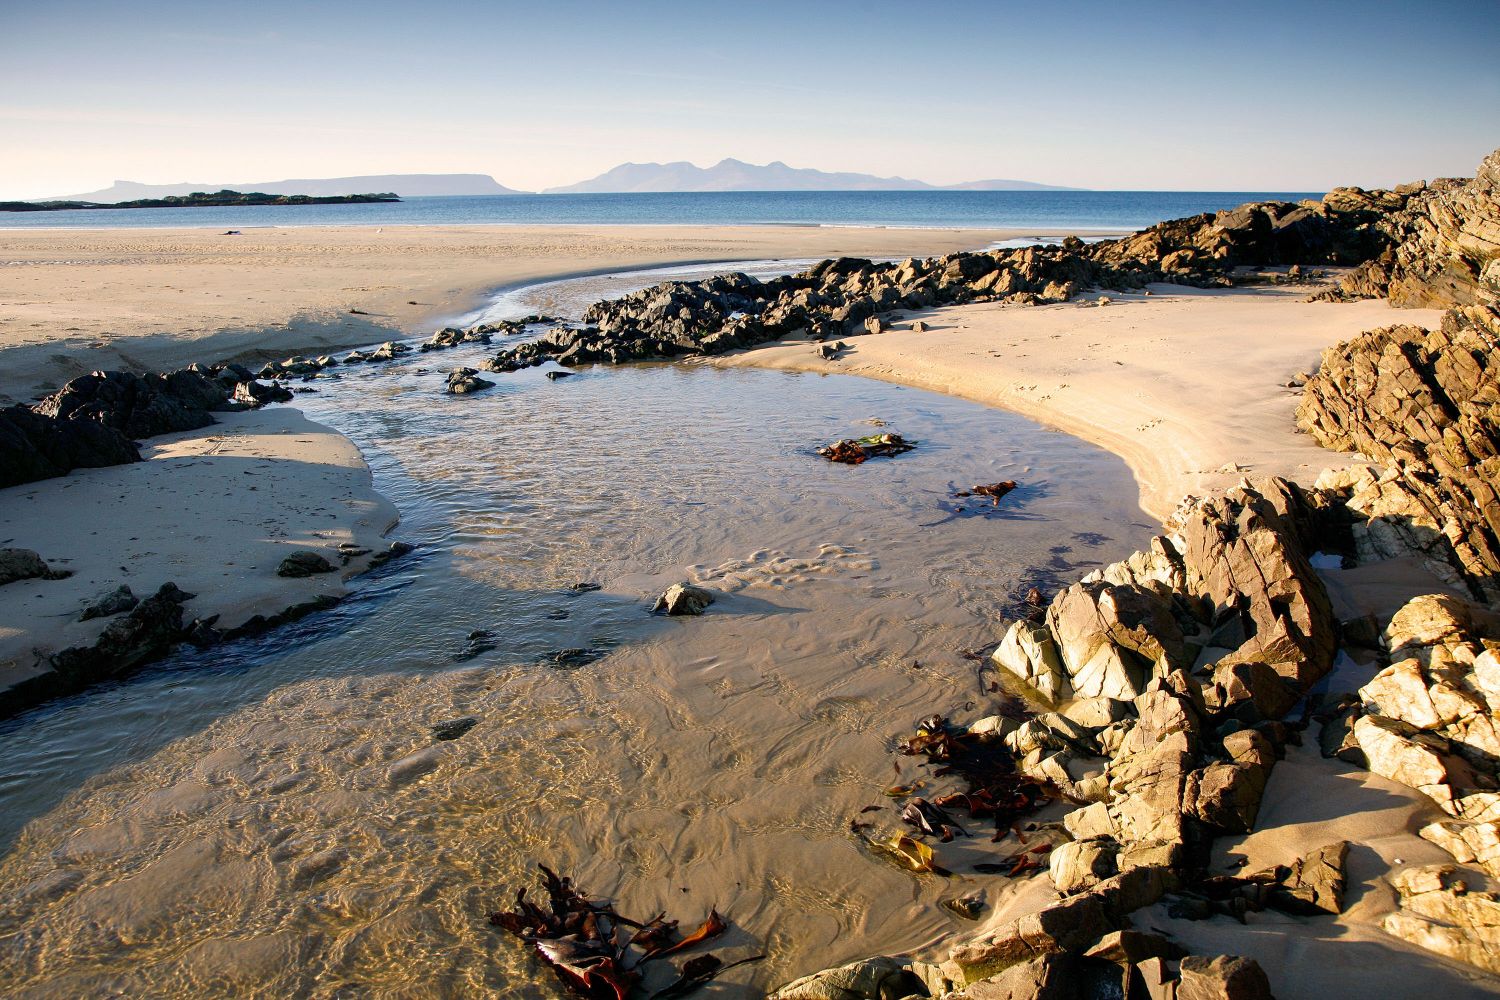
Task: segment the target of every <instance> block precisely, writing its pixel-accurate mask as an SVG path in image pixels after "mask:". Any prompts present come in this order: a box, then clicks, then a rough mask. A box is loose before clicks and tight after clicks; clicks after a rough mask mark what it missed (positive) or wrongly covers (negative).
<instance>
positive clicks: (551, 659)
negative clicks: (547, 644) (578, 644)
mask: <svg viewBox="0 0 1500 1000" xmlns="http://www.w3.org/2000/svg"><path fill="white" fill-rule="evenodd" d="M604 652H605V651H604V650H602V649H559V650H558V651H557V652H555V653H551V654H549V655H547V656H544V657H543V658H542V662H543V663H545V664H546V665H547V666H549V667H552V668H554V669H556V670H577V669H578V668H579V667H583V666H587V665H588V664H590V663H593V662H594V661H595V660H598V659H602V658H603V657H604Z"/></svg>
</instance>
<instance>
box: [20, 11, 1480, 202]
mask: <svg viewBox="0 0 1500 1000" xmlns="http://www.w3.org/2000/svg"><path fill="white" fill-rule="evenodd" d="M1497 53H1500V0H1470V2H1467V3H1460V2H1446V0H1424V2H1423V3H1421V4H1414V3H1400V4H1397V3H1385V2H1379V0H1376V2H1367V3H1344V2H1337V0H1301V2H1297V3H1283V2H1279V0H1266V2H1261V3H1233V4H1230V3H1222V4H1221V3H1217V2H1191V3H1188V2H1184V3H1175V2H1174V3H1152V2H1150V0H1131V2H1118V0H1111V2H1094V0H1046V2H1042V0H1031V2H1026V3H1017V2H1011V0H988V2H983V0H975V2H948V0H905V2H900V3H895V2H884V0H863V2H842V0H798V2H784V0H748V2H741V3H725V2H719V0H695V2H672V0H633V2H618V0H617V2H584V0H530V2H527V3H512V2H509V0H491V2H487V3H480V2H473V3H469V2H461V0H428V2H426V3H422V4H393V3H383V2H380V0H361V2H358V3H342V2H338V3H316V2H308V0H303V2H300V3H281V2H278V0H262V2H256V3H253V4H252V3H235V2H219V3H214V4H205V3H201V2H196V3H188V2H176V0H168V2H153V0H136V2H132V3H129V4H126V3H119V2H109V3H104V2H87V0H83V2H71V0H45V2H42V0H0V198H37V197H45V196H50V195H59V194H70V193H78V192H85V191H91V190H96V189H99V188H102V187H105V186H107V185H108V184H109V183H110V182H112V181H113V180H115V179H128V180H135V181H143V182H147V183H179V182H185V181H191V182H205V183H232V182H238V181H250V180H261V181H271V180H278V179H282V178H286V177H334V176H342V175H350V174H376V173H450V172H452V173H484V174H491V175H493V176H494V177H495V179H496V180H498V181H499V182H500V183H501V184H504V185H506V186H508V187H513V188H519V189H522V190H539V189H541V188H543V187H550V186H555V185H562V184H568V183H572V182H575V181H579V180H582V179H584V178H587V177H591V176H593V175H595V174H598V173H601V172H603V171H605V170H607V169H609V168H610V167H613V166H615V165H616V164H619V163H622V162H627V161H630V162H648V161H668V160H690V161H692V162H694V163H698V164H700V165H708V164H711V163H714V162H717V161H718V160H720V159H722V158H724V157H729V156H732V157H735V158H738V159H741V160H746V161H749V162H754V163H765V162H768V161H771V160H783V161H785V162H787V163H789V164H791V165H792V166H798V167H816V168H819V169H823V170H850V171H859V172H863V173H873V174H880V175H900V176H904V177H912V178H918V179H921V180H925V181H929V182H932V183H938V184H946V183H956V182H960V181H967V180H979V179H988V178H996V177H1002V178H1018V179H1023V180H1032V181H1040V182H1043V183H1049V184H1059V185H1066V186H1073V187H1089V188H1101V189H1125V190H1233V191H1321V190H1326V189H1327V188H1329V187H1331V186H1334V185H1338V184H1359V185H1363V186H1367V187H1373V186H1390V185H1392V184H1396V183H1400V182H1403V181H1408V180H1414V179H1422V178H1431V177H1436V176H1465V175H1472V174H1473V172H1474V168H1475V166H1476V165H1477V164H1478V162H1479V160H1480V159H1482V158H1483V157H1484V156H1485V155H1486V154H1487V153H1489V152H1490V151H1491V150H1493V149H1495V148H1496V147H1500V55H1497Z"/></svg>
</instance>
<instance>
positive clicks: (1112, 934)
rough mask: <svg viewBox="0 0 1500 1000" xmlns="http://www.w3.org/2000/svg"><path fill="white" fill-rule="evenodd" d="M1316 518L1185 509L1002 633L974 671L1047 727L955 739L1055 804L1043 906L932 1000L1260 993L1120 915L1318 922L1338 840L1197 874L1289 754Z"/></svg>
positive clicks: (1318, 529)
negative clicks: (989, 676) (977, 748)
mask: <svg viewBox="0 0 1500 1000" xmlns="http://www.w3.org/2000/svg"><path fill="white" fill-rule="evenodd" d="M1328 506H1329V499H1328V498H1327V497H1326V496H1324V495H1323V494H1320V493H1316V492H1310V491H1305V490H1302V489H1300V488H1298V487H1297V486H1295V485H1293V484H1291V483H1288V482H1286V481H1284V480H1279V479H1269V480H1265V481H1261V482H1257V483H1253V484H1251V483H1245V484H1242V485H1241V486H1239V487H1237V488H1235V489H1233V490H1230V491H1229V492H1228V493H1226V494H1225V495H1223V496H1220V497H1215V498H1210V499H1207V500H1199V501H1193V502H1190V503H1188V504H1186V505H1185V506H1184V507H1183V508H1182V509H1180V510H1179V511H1178V512H1177V513H1176V514H1175V515H1174V516H1173V518H1172V519H1171V520H1170V521H1169V522H1168V525H1167V527H1168V532H1167V533H1166V534H1164V535H1162V536H1159V537H1157V538H1156V539H1153V541H1152V543H1151V545H1150V547H1149V548H1148V549H1147V550H1145V551H1142V552H1137V553H1135V554H1134V555H1132V556H1131V557H1130V558H1128V559H1126V560H1124V561H1122V562H1119V563H1115V564H1113V565H1110V566H1107V567H1105V568H1103V569H1101V570H1099V571H1096V572H1094V573H1091V574H1089V575H1088V576H1086V577H1085V578H1084V579H1083V580H1082V581H1080V582H1079V583H1077V584H1074V585H1073V586H1071V587H1068V588H1065V589H1064V590H1063V591H1061V592H1060V593H1058V594H1057V595H1056V596H1055V597H1054V598H1053V600H1052V601H1051V603H1050V604H1049V605H1048V606H1047V607H1046V609H1045V611H1044V612H1042V613H1039V614H1036V615H1033V617H1032V618H1031V619H1030V620H1028V621H1024V622H1019V623H1017V624H1015V625H1012V626H1011V627H1010V628H1009V629H1008V630H1007V631H1006V633H1005V637H1004V639H1003V640H1002V641H1001V643H1000V646H999V648H998V649H997V650H996V652H995V654H994V656H993V658H992V663H993V665H994V668H995V670H996V671H997V672H998V673H1000V674H1002V676H1004V677H1005V678H1006V681H1007V683H1008V684H1009V685H1010V686H1011V687H1012V688H1013V689H1016V690H1019V691H1021V692H1023V693H1028V694H1030V693H1033V691H1034V692H1035V693H1036V694H1038V695H1040V697H1035V698H1033V699H1032V701H1033V703H1041V704H1043V705H1045V706H1048V707H1053V708H1055V711H1051V712H1046V713H1043V714H1039V715H1035V716H1033V717H1030V718H1027V719H1025V720H1024V721H1020V722H1017V721H1015V720H1007V719H1006V718H1004V717H1000V716H996V717H992V718H988V719H983V720H980V721H979V722H977V723H975V724H974V725H973V726H972V727H970V729H969V731H968V733H969V738H971V739H973V738H977V739H979V740H981V741H984V740H989V741H995V740H999V741H1000V742H1001V743H1003V745H1004V747H1005V748H1006V749H1007V750H1008V751H1009V752H1010V753H1011V754H1012V755H1013V758H1012V759H1013V761H1014V766H1015V768H1016V770H1017V771H1018V772H1019V773H1020V774H1021V775H1024V776H1026V777H1028V778H1031V779H1033V780H1035V781H1039V782H1045V783H1046V784H1047V785H1049V786H1050V787H1052V788H1053V789H1055V790H1056V791H1057V792H1058V793H1060V795H1061V796H1062V797H1063V798H1064V799H1065V800H1067V801H1069V802H1071V803H1072V804H1073V806H1074V808H1073V809H1072V811H1070V812H1068V813H1066V814H1065V815H1064V816H1063V819H1062V827H1063V829H1062V831H1059V836H1060V837H1061V838H1062V839H1061V842H1059V843H1056V845H1055V846H1053V847H1052V848H1051V852H1050V856H1049V857H1048V863H1047V868H1046V871H1047V875H1048V877H1049V878H1050V879H1051V880H1052V883H1053V887H1054V888H1055V889H1056V891H1057V894H1058V898H1057V900H1056V901H1055V902H1053V903H1051V904H1050V905H1047V906H1044V907H1042V908H1041V909H1039V910H1037V911H1035V912H1032V913H1028V914H1026V915H1024V916H1021V917H1019V918H1017V919H1015V920H1011V921H1009V922H1007V923H1003V924H1000V925H998V926H995V927H992V928H990V929H988V930H986V931H985V932H983V933H981V934H980V935H978V936H976V937H973V938H970V939H968V940H964V941H961V942H959V943H958V944H956V945H954V946H953V947H952V948H951V949H950V951H949V953H948V956H947V960H946V961H945V962H943V963H942V964H941V965H940V966H938V972H939V973H940V975H941V977H942V982H941V983H940V984H938V985H939V987H940V988H941V990H951V991H955V992H953V993H951V995H952V996H954V997H972V998H981V997H990V996H995V997H1002V996H1027V997H1030V996H1057V997H1083V996H1096V995H1116V996H1118V995H1135V994H1134V993H1133V992H1131V991H1132V990H1135V989H1140V990H1142V991H1143V992H1142V994H1141V995H1155V996H1172V995H1176V996H1195V997H1267V996H1269V995H1270V992H1269V984H1268V982H1267V980H1266V976H1265V973H1264V972H1263V971H1262V970H1261V969H1260V968H1259V967H1258V966H1256V965H1255V964H1254V963H1253V962H1250V961H1248V960H1245V959H1240V958H1235V957H1233V956H1218V957H1205V956H1198V957H1196V958H1195V957H1192V956H1188V957H1185V958H1184V957H1182V954H1183V952H1182V951H1181V949H1177V948H1176V947H1175V946H1173V945H1172V944H1171V942H1169V941H1166V940H1164V939H1154V938H1153V936H1152V935H1149V934H1144V933H1143V932H1141V931H1139V930H1137V929H1135V928H1132V927H1131V926H1130V915H1131V914H1132V913H1133V912H1134V911H1137V910H1139V909H1141V908H1143V907H1146V906H1150V905H1152V904H1153V903H1156V902H1158V901H1160V900H1163V899H1165V900H1167V901H1168V903H1169V906H1170V908H1171V911H1172V912H1173V913H1174V914H1176V915H1179V916H1187V917H1193V918H1201V917H1208V916H1212V915H1214V914H1217V913H1226V914H1231V915H1237V916H1240V917H1243V916H1244V914H1245V913H1246V912H1249V911H1254V910H1261V909H1266V908H1277V909H1282V910H1284V911H1285V912H1289V913H1297V914H1303V915H1306V914H1327V913H1337V912H1339V909H1340V908H1341V906H1342V894H1343V889H1344V882H1345V873H1344V867H1343V865H1344V857H1345V853H1346V851H1347V845H1345V844H1342V843H1340V844H1335V845H1330V846H1329V847H1326V848H1324V849H1322V850H1320V851H1317V852H1314V853H1313V854H1311V855H1309V856H1307V857H1305V858H1299V859H1289V860H1290V863H1289V864H1287V865H1283V866H1279V867H1277V868H1275V869H1271V870H1268V871H1265V872H1260V873H1257V874H1255V875H1252V876H1247V877H1239V876H1230V875H1210V874H1209V871H1208V865H1209V858H1210V855H1209V847H1210V846H1211V844H1212V842H1213V840H1214V838H1216V837H1218V836H1221V835H1224V834H1239V833H1245V832H1248V831H1250V830H1251V829H1253V828H1254V826H1255V822H1256V818H1257V816H1258V813H1259V809H1260V802H1261V798H1262V795H1263V794H1264V791H1265V788H1266V784H1267V782H1268V780H1269V778H1270V775H1271V772H1272V770H1273V768H1274V767H1275V766H1276V761H1277V759H1278V757H1279V756H1280V755H1281V753H1282V750H1283V746H1284V744H1285V742H1286V741H1287V740H1288V739H1289V738H1291V733H1292V730H1291V728H1290V727H1289V726H1288V725H1287V724H1286V723H1284V722H1282V721H1280V715H1281V714H1282V713H1284V712H1285V711H1286V710H1287V709H1288V708H1289V707H1290V706H1291V705H1292V703H1293V702H1295V701H1296V700H1298V698H1299V697H1300V696H1301V695H1302V694H1303V693H1305V692H1306V691H1307V689H1308V688H1309V687H1310V686H1311V685H1312V684H1314V683H1315V682H1316V681H1317V680H1318V679H1320V678H1321V677H1322V676H1323V675H1324V674H1325V673H1327V671H1328V670H1329V668H1330V666H1331V663H1332V659H1333V655H1334V646H1335V643H1334V638H1333V637H1334V635H1335V632H1336V625H1335V622H1334V619H1333V614H1332V610H1331V608H1330V605H1329V601H1328V597H1327V594H1326V592H1325V590H1324V588H1323V585H1322V583H1321V581H1320V580H1319V578H1318V576H1317V574H1316V573H1315V572H1314V571H1313V570H1312V567H1311V565H1310V564H1309V562H1308V558H1307V555H1308V553H1310V552H1312V551H1315V550H1316V548H1317V547H1318V546H1319V545H1320V544H1321V542H1322V539H1323V534H1324V532H1325V530H1326V529H1327V526H1328V524H1329V523H1330V516H1329V511H1328V509H1327V508H1328ZM1038 619H1040V620H1038ZM929 728H930V727H929ZM940 731H941V727H938V729H936V730H933V732H940ZM964 799H965V797H964V796H962V795H960V796H952V797H949V799H947V800H944V799H939V801H940V802H945V803H946V802H951V801H959V802H961V801H963V800H964ZM1179 958H1180V959H1181V961H1180V963H1179V962H1178V961H1177V959H1179ZM929 980H930V976H929V977H927V978H926V979H924V981H929ZM1099 984H1110V985H1107V986H1105V987H1100V988H1103V989H1104V990H1105V992H1099V991H1098V989H1096V987H1097V986H1098V985H1099ZM931 985H932V984H931V983H930V981H929V987H931ZM932 992H933V995H938V994H939V992H940V990H939V989H937V988H934V989H933V990H932ZM807 995H808V996H816V995H818V994H807ZM851 995H852V994H851Z"/></svg>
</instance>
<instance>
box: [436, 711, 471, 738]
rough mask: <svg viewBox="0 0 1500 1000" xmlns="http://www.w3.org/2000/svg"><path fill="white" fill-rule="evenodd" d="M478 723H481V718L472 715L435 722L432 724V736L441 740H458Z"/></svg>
mask: <svg viewBox="0 0 1500 1000" xmlns="http://www.w3.org/2000/svg"><path fill="white" fill-rule="evenodd" d="M477 725H479V720H478V719H476V718H474V716H472V715H466V716H464V717H463V718H461V719H447V720H445V721H443V722H435V723H433V725H432V738H433V739H435V740H440V741H446V740H456V739H458V738H459V737H460V736H462V735H463V734H464V733H467V732H468V731H469V730H471V729H473V728H474V727H475V726H477Z"/></svg>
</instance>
